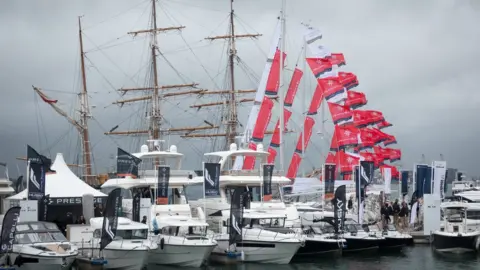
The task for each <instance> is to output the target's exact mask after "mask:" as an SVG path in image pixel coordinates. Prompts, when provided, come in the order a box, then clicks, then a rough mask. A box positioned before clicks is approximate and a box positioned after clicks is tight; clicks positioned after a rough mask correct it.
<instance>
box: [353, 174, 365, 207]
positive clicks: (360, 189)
mask: <svg viewBox="0 0 480 270" xmlns="http://www.w3.org/2000/svg"><path fill="white" fill-rule="evenodd" d="M354 178H355V198H357V202H358V204H359V207H360V202H363V200H364V199H365V194H364V187H365V185H363V184H362V181H363V179H362V176H361V174H360V169H359V166H355V177H354Z"/></svg>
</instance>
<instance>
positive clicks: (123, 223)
mask: <svg viewBox="0 0 480 270" xmlns="http://www.w3.org/2000/svg"><path fill="white" fill-rule="evenodd" d="M90 226H92V227H93V228H94V229H102V227H103V217H96V218H91V219H90ZM117 229H118V230H148V226H147V225H146V224H143V223H140V222H135V221H132V220H130V219H128V218H124V217H119V218H118V227H117Z"/></svg>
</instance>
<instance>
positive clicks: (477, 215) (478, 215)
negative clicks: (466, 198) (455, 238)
mask: <svg viewBox="0 0 480 270" xmlns="http://www.w3.org/2000/svg"><path fill="white" fill-rule="evenodd" d="M467 218H468V219H476V220H479V219H480V211H478V210H469V211H467Z"/></svg>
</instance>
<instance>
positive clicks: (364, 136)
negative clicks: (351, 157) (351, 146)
mask: <svg viewBox="0 0 480 270" xmlns="http://www.w3.org/2000/svg"><path fill="white" fill-rule="evenodd" d="M359 130H360V140H361V143H359V145H360V150H363V149H367V148H372V147H373V146H374V145H375V140H376V135H377V134H376V133H375V131H373V130H371V129H368V128H362V129H359Z"/></svg>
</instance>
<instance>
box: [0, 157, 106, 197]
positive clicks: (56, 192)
mask: <svg viewBox="0 0 480 270" xmlns="http://www.w3.org/2000/svg"><path fill="white" fill-rule="evenodd" d="M51 168H52V170H54V171H56V173H53V174H47V175H46V177H45V178H46V179H45V194H47V195H48V194H49V195H50V198H60V197H82V196H83V195H84V194H92V195H93V196H94V197H106V196H107V195H105V194H104V193H102V192H100V191H98V190H96V189H94V188H92V187H91V186H89V185H88V184H86V183H85V182H83V181H82V180H81V179H80V178H78V177H77V176H76V175H75V174H74V173H73V172H72V171H71V170H70V168H68V166H67V164H66V163H65V160H64V159H63V155H62V154H61V153H58V154H57V157H56V158H55V161H54V162H53V165H52V167H51ZM25 198H27V190H26V189H25V190H23V191H22V192H20V193H18V194H15V195H13V196H11V197H8V198H7V199H8V200H23V199H25Z"/></svg>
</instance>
